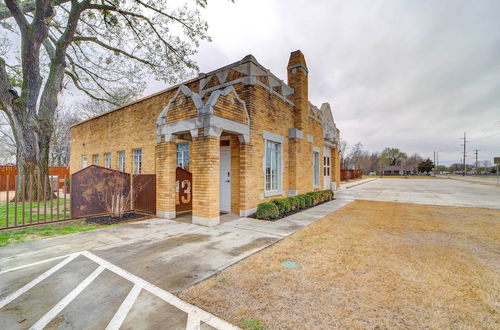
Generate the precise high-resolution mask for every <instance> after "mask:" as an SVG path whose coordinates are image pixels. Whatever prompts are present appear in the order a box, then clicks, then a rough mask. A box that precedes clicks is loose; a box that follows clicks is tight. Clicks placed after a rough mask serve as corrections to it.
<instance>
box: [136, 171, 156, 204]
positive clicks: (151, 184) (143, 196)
mask: <svg viewBox="0 0 500 330" xmlns="http://www.w3.org/2000/svg"><path fill="white" fill-rule="evenodd" d="M132 198H133V203H132V205H133V209H134V210H137V211H140V212H145V213H151V214H155V213H156V175H155V174H134V175H132Z"/></svg>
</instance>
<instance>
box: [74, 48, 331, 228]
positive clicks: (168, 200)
mask: <svg viewBox="0 0 500 330" xmlns="http://www.w3.org/2000/svg"><path fill="white" fill-rule="evenodd" d="M338 144H339V130H338V129H337V128H336V126H335V123H334V121H333V116H332V112H331V109H330V105H329V104H328V103H324V104H322V105H321V107H319V108H318V107H316V106H314V105H313V104H311V103H310V102H309V99H308V69H307V65H306V61H305V58H304V55H303V54H302V53H301V52H300V51H295V52H293V53H291V55H290V59H289V62H288V84H285V83H284V82H283V81H282V80H280V79H279V78H278V77H276V76H275V75H274V74H272V73H271V72H270V71H269V70H268V69H266V68H265V67H263V66H262V65H261V64H260V63H258V62H257V60H256V59H255V58H254V57H253V56H251V55H248V56H246V57H245V58H243V59H242V60H241V61H238V62H236V63H233V64H230V65H227V66H225V67H222V68H220V69H217V70H215V71H212V72H209V73H206V74H203V73H202V74H200V75H199V76H198V77H196V78H195V79H192V80H189V81H186V82H184V83H182V84H179V85H176V86H173V87H170V88H168V89H166V90H164V91H162V92H159V93H156V94H154V95H151V96H149V97H146V98H144V99H141V100H139V101H136V102H134V103H132V104H129V105H126V106H124V107H122V108H119V109H116V110H113V111H110V112H108V113H105V114H103V115H100V116H98V117H96V118H92V119H90V120H87V121H84V122H81V123H78V124H76V125H74V126H73V127H72V129H71V172H72V173H73V172H75V171H78V170H79V169H81V168H82V167H85V166H87V165H90V164H97V165H101V166H106V167H111V168H114V169H119V170H121V171H125V172H132V173H149V174H156V196H157V197H156V199H157V200H156V210H157V215H158V216H160V217H165V218H175V217H176V211H177V212H179V197H178V196H179V193H178V192H179V190H183V191H184V192H186V191H188V192H189V193H190V195H189V196H192V219H193V220H192V221H193V223H196V224H203V225H215V224H218V223H219V221H220V214H221V212H228V213H235V214H239V215H240V216H248V215H250V214H252V213H254V212H255V210H256V207H257V205H258V204H259V203H261V202H263V201H266V200H270V199H272V198H276V197H286V196H291V195H295V194H298V193H305V192H308V191H313V190H319V189H330V188H332V189H335V188H336V187H337V186H338V184H339V182H340V159H339V149H338ZM177 167H182V168H185V169H186V170H187V171H189V172H191V173H192V184H189V185H186V186H185V185H184V184H183V183H181V184H180V185H181V187H179V182H178V181H177V179H176V172H178V171H176V168H177ZM190 205H191V204H190Z"/></svg>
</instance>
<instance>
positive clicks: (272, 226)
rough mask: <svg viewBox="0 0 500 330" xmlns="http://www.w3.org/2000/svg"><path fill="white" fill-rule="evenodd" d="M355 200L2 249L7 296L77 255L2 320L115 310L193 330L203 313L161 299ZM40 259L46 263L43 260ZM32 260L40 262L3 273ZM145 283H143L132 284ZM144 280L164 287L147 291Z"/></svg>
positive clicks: (1, 287)
mask: <svg viewBox="0 0 500 330" xmlns="http://www.w3.org/2000/svg"><path fill="white" fill-rule="evenodd" d="M348 203H350V200H345V199H342V200H334V201H331V202H327V203H324V204H322V205H319V206H317V207H314V208H311V209H308V210H305V211H302V212H300V213H296V214H294V215H292V216H289V217H287V218H284V219H281V220H278V221H275V222H269V221H261V220H256V219H248V218H241V219H237V220H234V221H231V222H228V223H225V224H222V225H219V226H215V227H209V228H207V227H201V226H197V225H192V224H186V223H179V222H175V221H170V220H164V219H152V220H148V221H142V222H137V223H131V224H127V225H121V226H115V227H109V228H104V229H100V230H94V231H89V232H84V233H78V234H72V235H67V236H61V237H56V238H52V239H45V240H40V241H34V242H28V243H23V244H18V245H13V246H7V247H4V248H1V249H0V297H1V298H3V299H5V298H6V297H7V298H8V297H9V295H13V294H14V293H16V292H17V291H18V290H20V289H22V288H23V287H24V286H25V285H27V284H28V283H30V282H32V281H33V280H35V279H36V278H37V277H38V276H41V275H40V274H44V273H45V272H47V271H50V269H52V267H55V266H56V265H57V264H58V262H61V260H63V259H60V260H59V259H57V260H48V259H51V258H54V257H61V256H63V255H76V257H75V259H72V260H70V262H69V263H68V264H66V265H64V266H63V267H62V268H60V269H58V270H57V271H55V272H54V273H53V274H52V275H50V276H49V277H48V278H47V279H45V280H43V281H42V282H40V283H39V284H37V285H36V286H34V287H33V288H31V289H29V290H27V291H26V292H22V294H21V295H19V296H18V297H16V298H15V299H13V300H12V301H9V302H8V303H7V304H6V305H5V306H4V307H3V308H1V309H0V323H1V324H3V325H7V328H20V329H24V328H29V327H30V326H31V325H33V324H35V322H42V321H44V322H45V321H47V318H49V320H48V322H49V323H46V324H48V325H50V326H49V327H51V328H52V327H54V328H56V327H59V326H62V327H64V328H93V327H98V328H103V327H106V325H107V324H109V322H110V320H111V319H112V318H114V315H115V316H116V315H118V314H120V316H119V317H120V318H122V320H121V321H122V322H125V323H124V324H127V326H126V327H125V328H134V329H136V328H155V327H166V326H167V325H169V324H170V326H168V327H169V328H176V329H177V328H186V325H187V324H188V323H189V318H190V317H191V318H192V316H190V315H191V314H193V313H194V314H193V315H200V314H199V312H198V314H197V312H186V310H184V309H182V308H181V307H182V306H184V303H183V302H182V301H181V302H178V304H179V305H176V304H174V303H172V302H170V301H169V300H165V299H163V298H161V297H165V296H168V295H169V294H170V293H175V292H178V291H180V290H182V289H185V288H187V287H189V286H192V285H193V284H195V283H198V282H199V281H202V280H204V279H206V278H208V277H210V276H212V275H214V274H216V273H217V272H219V271H220V270H222V269H224V268H226V267H228V266H230V265H232V264H234V263H236V262H238V261H240V260H242V259H243V258H245V257H247V256H249V255H251V254H253V253H256V252H258V251H260V250H261V249H264V248H266V247H268V246H270V245H272V244H274V243H276V242H277V241H279V240H281V239H282V238H283V237H286V236H288V235H290V234H292V233H294V232H296V231H298V230H300V229H301V228H303V227H305V226H307V225H309V224H311V223H312V222H314V221H316V220H318V219H320V218H322V217H324V216H326V215H328V214H329V213H331V212H334V211H335V210H337V209H339V208H341V207H343V206H344V205H346V204H348ZM47 260H48V261H47ZM41 261H46V262H43V263H40V264H38V263H39V262H41ZM32 263H35V264H34V265H32V266H30V267H26V268H22V269H15V270H13V271H10V272H5V273H2V271H5V270H8V269H12V268H16V267H22V266H24V265H27V264H32ZM113 269H114V270H115V271H113ZM95 272H97V275H95ZM93 274H94V275H93ZM127 274H130V276H129V275H127ZM91 275H92V276H95V278H94V279H95V280H91V281H90V282H91V284H88V283H87V285H85V286H84V289H82V292H81V293H80V294H78V293H77V294H76V296H74V297H73V299H74V300H71V301H70V303H68V304H67V305H64V304H63V306H65V307H63V309H62V310H56V311H55V312H53V311H52V312H51V310H53V308H55V307H54V306H59V305H60V304H61V302H64V301H65V299H66V300H67V299H68V298H66V297H67V296H68V295H70V296H71V294H72V292H73V291H74V290H75V288H78V287H79V286H82V285H83V284H82V283H84V282H85V281H88V278H89V277H91ZM138 283H139V284H140V285H141V286H139V289H141V288H142V289H141V290H137V289H136V290H133V288H134V287H136V286H137V285H138ZM144 283H147V285H149V286H152V287H155V288H158V290H156V291H155V290H148V289H147V288H146V289H144V285H145V284H144ZM73 295H74V294H73ZM129 296H132V298H128V297H129ZM134 296H135V298H134ZM160 298H161V299H160ZM127 299H132V303H131V304H128V305H130V306H128V305H127V304H125V301H126V300H127ZM123 304H125V305H127V306H128V309H127V308H125V311H126V312H123V308H121V305H123ZM0 305H1V304H0ZM127 306H125V307H127ZM179 306H180V307H179ZM187 310H188V311H190V310H189V309H187ZM119 311H121V312H120V313H119ZM47 315H48V316H47ZM82 315H86V316H82ZM89 315H92V317H90V318H89V317H88V316H89ZM148 315H149V316H151V317H148ZM153 315H156V316H158V315H161V317H159V316H158V317H152V316H153ZM207 317H208V316H206V317H205V319H204V320H206V321H207V320H211V321H207V322H205V323H203V322H204V321H203V322H202V321H200V320H203V319H199V318H195V319H194V320H195V321H193V322H195V323H196V322H198V324H201V325H202V327H201V328H202V329H203V328H207V329H210V328H214V327H215V328H218V326H214V324H220V323H213V322H215V321H214V320H216V318H215V319H210V318H209V317H208V319H207ZM165 318H166V320H170V321H169V322H171V323H168V322H167V321H166V320H164V322H167V323H158V320H163V319H165ZM172 322H173V323H172ZM199 322H202V323H199ZM210 322H212V323H210ZM42 323H43V322H42ZM4 328H5V327H4ZM221 328H223V327H221Z"/></svg>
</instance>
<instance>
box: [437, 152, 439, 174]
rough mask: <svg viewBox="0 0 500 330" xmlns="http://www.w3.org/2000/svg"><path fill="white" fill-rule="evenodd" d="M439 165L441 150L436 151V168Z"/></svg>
mask: <svg viewBox="0 0 500 330" xmlns="http://www.w3.org/2000/svg"><path fill="white" fill-rule="evenodd" d="M438 166H439V151H436V170H437V168H438Z"/></svg>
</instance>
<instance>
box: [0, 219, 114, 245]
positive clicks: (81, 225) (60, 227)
mask: <svg viewBox="0 0 500 330" xmlns="http://www.w3.org/2000/svg"><path fill="white" fill-rule="evenodd" d="M105 227H108V226H98V225H92V224H87V223H85V220H68V221H61V222H54V223H50V224H46V225H38V226H30V227H21V228H14V229H6V230H2V231H0V247H2V246H6V245H11V244H17V243H22V242H27V241H34V240H38V239H42V238H48V237H55V236H61V235H67V234H73V233H78V232H81V231H89V230H92V229H98V228H105Z"/></svg>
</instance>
